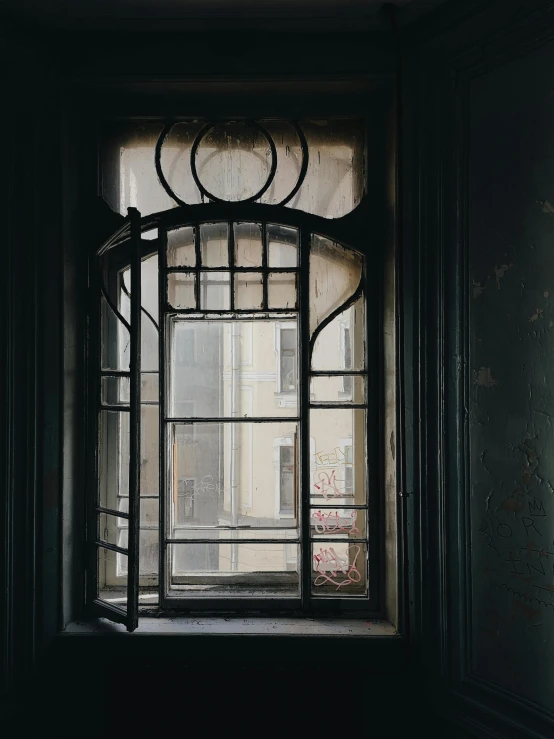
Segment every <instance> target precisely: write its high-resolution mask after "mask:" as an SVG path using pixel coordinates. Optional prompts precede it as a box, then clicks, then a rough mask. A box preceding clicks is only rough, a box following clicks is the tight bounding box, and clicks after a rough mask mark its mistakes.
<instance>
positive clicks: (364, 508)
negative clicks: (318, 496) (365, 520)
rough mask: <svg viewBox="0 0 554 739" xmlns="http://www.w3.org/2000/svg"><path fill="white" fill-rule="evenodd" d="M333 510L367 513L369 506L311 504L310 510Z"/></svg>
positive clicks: (355, 504)
mask: <svg viewBox="0 0 554 739" xmlns="http://www.w3.org/2000/svg"><path fill="white" fill-rule="evenodd" d="M324 508H325V509H329V508H330V509H332V510H334V511H336V510H337V509H338V508H340V509H344V510H349V511H350V510H357V511H367V510H368V505H367V503H335V504H334V505H332V504H331V503H321V504H319V503H310V509H312V510H315V509H317V510H320V509H324Z"/></svg>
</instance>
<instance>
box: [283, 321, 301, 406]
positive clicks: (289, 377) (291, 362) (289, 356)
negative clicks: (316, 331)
mask: <svg viewBox="0 0 554 739" xmlns="http://www.w3.org/2000/svg"><path fill="white" fill-rule="evenodd" d="M280 338H281V342H280V343H281V351H280V357H279V362H280V364H279V370H280V371H279V377H280V381H281V382H280V385H281V392H283V393H293V392H295V391H296V372H297V348H296V328H282V329H281V337H280Z"/></svg>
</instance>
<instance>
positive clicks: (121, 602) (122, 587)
mask: <svg viewBox="0 0 554 739" xmlns="http://www.w3.org/2000/svg"><path fill="white" fill-rule="evenodd" d="M97 552H98V560H97V561H98V598H100V599H101V600H103V601H105V602H106V603H109V604H110V605H112V606H116V607H117V608H122V609H123V610H124V611H126V610H127V571H128V565H127V559H128V558H127V555H126V554H119V552H113V551H112V550H111V549H104V547H97Z"/></svg>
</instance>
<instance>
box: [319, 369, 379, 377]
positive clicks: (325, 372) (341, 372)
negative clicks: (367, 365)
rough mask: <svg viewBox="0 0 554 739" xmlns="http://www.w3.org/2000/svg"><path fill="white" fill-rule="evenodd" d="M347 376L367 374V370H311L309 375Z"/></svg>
mask: <svg viewBox="0 0 554 739" xmlns="http://www.w3.org/2000/svg"><path fill="white" fill-rule="evenodd" d="M337 375H338V376H340V377H348V376H349V375H367V370H311V371H310V377H336V376H337Z"/></svg>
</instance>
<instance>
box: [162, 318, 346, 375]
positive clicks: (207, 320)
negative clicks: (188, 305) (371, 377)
mask: <svg viewBox="0 0 554 739" xmlns="http://www.w3.org/2000/svg"><path fill="white" fill-rule="evenodd" d="M167 314H168V315H169V316H176V317H178V316H179V315H184V316H186V320H187V321H204V322H205V323H209V322H210V321H229V320H234V321H271V320H273V319H275V318H279V319H281V320H282V319H283V318H289V319H290V320H291V321H294V320H296V318H297V314H296V313H291V311H290V310H287V311H286V312H285V313H277V314H275V315H274V312H272V311H260V312H258V313H253V312H252V310H245V311H244V313H241V312H239V313H236V312H235V311H229V312H228V313H216V312H214V311H213V310H208V311H206V312H205V313H199V312H198V311H193V312H192V313H187V312H184V311H178V310H175V308H171V309H170V310H168V311H167ZM342 374H343V373H342Z"/></svg>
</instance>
